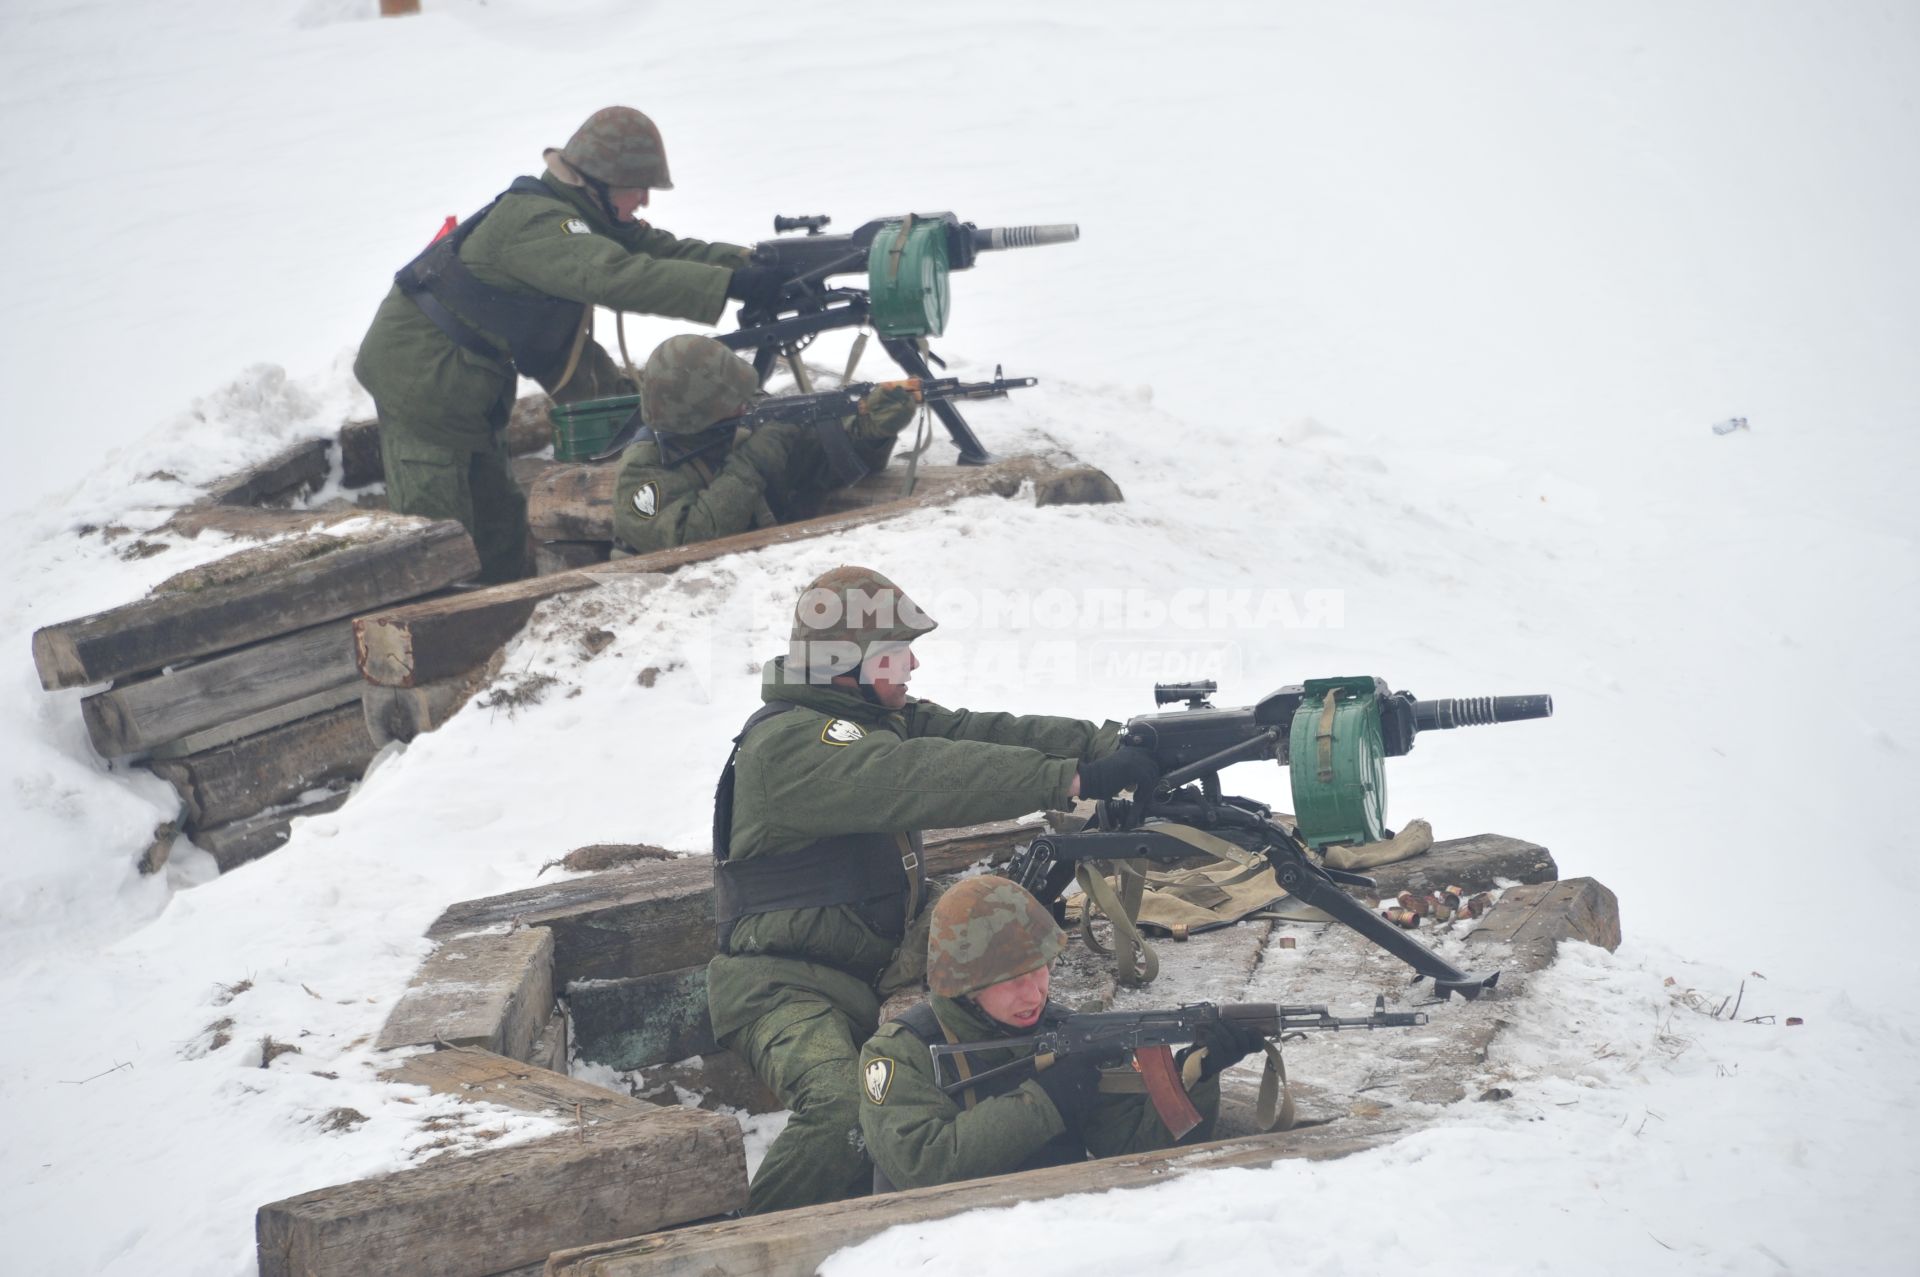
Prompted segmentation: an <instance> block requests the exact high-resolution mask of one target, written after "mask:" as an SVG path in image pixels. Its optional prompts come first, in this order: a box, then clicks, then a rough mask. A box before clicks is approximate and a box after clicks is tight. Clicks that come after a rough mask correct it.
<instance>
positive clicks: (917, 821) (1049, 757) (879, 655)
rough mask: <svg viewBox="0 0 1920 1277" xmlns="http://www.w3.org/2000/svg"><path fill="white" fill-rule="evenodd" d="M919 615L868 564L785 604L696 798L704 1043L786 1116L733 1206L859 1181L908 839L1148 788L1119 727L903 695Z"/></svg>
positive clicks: (901, 940) (765, 1206)
mask: <svg viewBox="0 0 1920 1277" xmlns="http://www.w3.org/2000/svg"><path fill="white" fill-rule="evenodd" d="M933 628H934V622H933V620H932V619H931V618H930V617H928V616H927V615H926V614H925V613H924V612H923V611H921V609H920V608H919V607H918V606H917V605H915V603H914V602H913V600H912V599H910V598H908V597H907V595H906V594H905V593H904V592H903V591H902V590H900V589H899V587H897V586H895V585H894V584H893V582H892V581H889V580H888V579H887V578H886V577H884V576H882V575H881V574H880V573H878V572H875V571H873V570H872V569H870V568H858V567H841V568H835V569H834V570H833V571H831V572H828V573H826V574H825V575H824V576H822V577H820V578H819V579H818V580H816V581H815V582H813V584H812V585H811V586H809V587H808V589H807V590H806V592H805V593H803V594H802V595H801V596H800V601H799V603H798V605H797V606H796V607H795V609H794V625H793V641H792V643H791V645H790V647H789V649H788V653H787V655H786V656H785V657H783V658H781V659H779V660H776V661H774V662H772V664H771V665H770V666H769V667H768V670H767V675H766V679H765V683H764V686H763V687H762V690H761V697H762V699H763V700H764V701H765V702H766V703H765V704H764V705H763V706H762V707H761V709H760V710H759V711H758V712H757V713H755V714H754V715H753V716H752V717H751V718H749V719H748V720H747V723H746V726H745V727H743V728H742V729H741V732H740V735H739V736H738V737H736V738H735V751H734V755H733V756H732V757H731V758H729V759H728V761H727V766H726V768H725V769H724V770H723V771H722V773H721V779H720V785H719V788H718V790H717V792H716V793H715V796H714V839H713V853H714V911H715V915H716V920H717V922H718V924H719V951H720V952H719V956H718V957H716V958H714V959H713V961H712V962H711V963H710V964H709V966H708V968H707V998H708V1010H709V1012H710V1014H711V1016H712V1021H713V1031H714V1035H715V1036H716V1037H717V1038H718V1039H719V1040H720V1042H721V1043H722V1044H723V1045H725V1046H727V1047H728V1048H730V1049H732V1050H734V1051H737V1052H739V1053H740V1055H741V1056H742V1057H743V1058H744V1059H745V1060H746V1061H747V1063H748V1064H749V1065H750V1066H751V1067H752V1068H753V1070H754V1072H755V1073H756V1074H758V1075H759V1077H760V1078H761V1080H762V1081H764V1082H766V1083H767V1085H768V1086H769V1087H771V1088H772V1089H773V1090H774V1092H775V1093H776V1094H777V1095H779V1097H780V1099H781V1100H782V1101H783V1102H784V1103H785V1104H786V1105H787V1107H788V1108H789V1109H790V1110H792V1117H791V1119H790V1120H789V1121H788V1124H787V1128H786V1130H785V1131H784V1132H782V1133H781V1135H780V1137H779V1138H778V1139H777V1140H775V1141H774V1143H773V1146H772V1147H771V1148H770V1149H769V1150H768V1152H767V1156H766V1160H765V1161H763V1162H762V1163H761V1165H760V1168H759V1171H758V1173H757V1174H756V1175H755V1176H754V1179H753V1183H752V1185H751V1187H750V1190H749V1196H748V1210H749V1211H753V1212H759V1211H768V1210H779V1209H783V1208H786V1207H790V1206H804V1205H809V1204H812V1203H816V1202H827V1201H837V1200H839V1199H841V1198H844V1197H851V1196H856V1195H859V1194H861V1193H864V1192H866V1191H868V1189H869V1187H870V1186H871V1183H872V1175H873V1170H872V1163H871V1162H869V1160H868V1158H867V1155H866V1151H865V1147H864V1142H863V1139H862V1136H861V1132H860V1102H861V1101H860V1075H859V1058H860V1044H861V1043H863V1042H865V1041H866V1040H867V1038H868V1037H870V1036H872V1034H873V1031H874V1030H875V1029H876V1028H877V1027H878V1022H879V1010H880V1003H881V1002H882V1001H883V1000H884V999H885V998H886V997H887V996H888V995H889V994H891V993H893V992H895V991H896V990H899V989H903V988H906V987H907V986H909V985H912V984H917V983H918V982H919V980H920V979H921V977H922V975H923V973H924V971H925V967H926V913H925V906H926V904H927V896H928V892H927V885H926V871H925V868H924V866H923V865H922V863H921V860H920V831H921V830H924V829H928V828H944V827H952V826H958V825H971V824H976V823H979V822H981V821H988V820H1000V819H1005V818H1007V817H1011V816H1018V815H1022V814H1024V813H1026V812H1031V811H1038V810H1041V809H1043V808H1051V807H1059V806H1062V805H1064V804H1066V803H1068V802H1070V801H1071V800H1072V799H1074V798H1075V797H1077V796H1080V795H1085V796H1088V797H1111V796H1112V795H1114V794H1116V793H1118V792H1119V791H1120V790H1122V789H1125V788H1131V787H1132V786H1134V785H1137V784H1150V783H1152V781H1153V780H1155V779H1157V778H1158V775H1159V771H1158V769H1157V768H1156V767H1155V765H1154V763H1153V758H1152V756H1151V755H1150V754H1148V753H1147V752H1146V751H1144V750H1139V749H1133V748H1119V749H1116V748H1115V745H1116V743H1117V740H1118V737H1119V732H1120V728H1119V726H1118V724H1114V723H1107V724H1105V725H1095V724H1093V723H1089V722H1084V721H1081V720H1078V719H1070V718H1052V717H1046V716H1040V715H1028V716H1016V715H1012V714H998V713H977V712H972V711H968V710H952V709H944V708H942V707H940V706H938V705H935V704H933V703H931V702H929V701H923V700H919V699H917V698H915V697H912V696H909V695H908V693H907V683H908V680H909V679H910V678H911V676H912V671H913V669H914V667H915V666H916V665H917V664H918V661H917V660H916V658H915V657H914V656H913V653H912V651H911V649H910V647H909V644H911V643H912V642H913V640H914V639H916V638H918V637H919V636H921V635H923V634H926V633H928V632H929V631H931V630H932V629H933Z"/></svg>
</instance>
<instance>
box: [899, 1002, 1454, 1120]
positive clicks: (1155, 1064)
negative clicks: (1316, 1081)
mask: <svg viewBox="0 0 1920 1277" xmlns="http://www.w3.org/2000/svg"><path fill="white" fill-rule="evenodd" d="M1222 1021H1224V1022H1225V1023H1227V1024H1230V1025H1232V1026H1234V1027H1236V1028H1239V1029H1247V1030H1251V1031H1252V1032H1254V1033H1256V1034H1258V1035H1259V1036H1260V1037H1263V1038H1266V1039H1267V1040H1268V1041H1277V1040H1279V1039H1280V1038H1283V1037H1285V1036H1287V1035H1289V1034H1294V1033H1302V1032H1306V1031H1309V1030H1325V1031H1328V1032H1338V1031H1340V1030H1342V1029H1397V1028H1411V1027H1415V1026H1418V1025H1422V1024H1425V1023H1426V1022H1427V1017H1426V1014H1425V1013H1424V1012H1421V1011H1389V1010H1387V1004H1386V999H1385V998H1384V997H1375V998H1374V1001H1373V1014H1372V1015H1369V1016H1353V1017H1341V1016H1335V1015H1328V1014H1327V1008H1326V1007H1325V1006H1324V1005H1318V1004H1316V1005H1313V1006H1282V1005H1280V1004H1278V1003H1273V1002H1239V1003H1228V1004H1227V1005H1225V1006H1216V1005H1215V1004H1213V1003H1211V1002H1195V1003H1192V1004H1190V1005H1188V1006H1183V1007H1176V1008H1174V1009H1173V1010H1171V1011H1098V1012H1090V1013H1085V1014H1080V1015H1069V1016H1063V1017H1062V1018H1060V1019H1059V1020H1056V1021H1054V1022H1053V1023H1051V1024H1049V1025H1048V1026H1047V1027H1046V1028H1044V1029H1042V1030H1040V1031H1039V1032H1037V1033H1030V1034H1028V1035H1026V1036H1025V1037H1018V1038H996V1039H994V1040H993V1041H991V1042H959V1043H954V1044H951V1045H944V1044H935V1045H933V1046H932V1047H930V1048H929V1049H930V1050H931V1051H932V1053H933V1076H934V1081H935V1082H936V1083H937V1084H938V1085H939V1087H940V1089H941V1090H942V1091H945V1092H946V1093H947V1094H948V1095H955V1094H958V1093H959V1092H961V1091H964V1090H967V1089H968V1088H969V1087H976V1086H979V1085H981V1084H982V1083H984V1082H990V1081H992V1080H993V1079H995V1078H997V1077H1001V1076H1004V1075H1008V1074H1012V1073H1015V1072H1024V1071H1029V1070H1031V1071H1033V1072H1036V1073H1037V1072H1040V1071H1041V1070H1043V1069H1047V1068H1050V1067H1051V1066H1052V1065H1053V1062H1054V1060H1055V1059H1057V1058H1060V1057H1063V1056H1068V1055H1077V1054H1082V1053H1091V1054H1093V1055H1094V1056H1095V1057H1096V1058H1098V1059H1100V1060H1101V1061H1102V1062H1108V1061H1111V1062H1112V1063H1115V1064H1118V1063H1120V1062H1121V1060H1122V1059H1123V1058H1124V1057H1128V1056H1131V1057H1132V1061H1133V1063H1134V1065H1135V1067H1137V1068H1138V1069H1139V1071H1140V1076H1141V1079H1142V1080H1143V1081H1144V1082H1145V1084H1146V1089H1147V1098H1148V1099H1150V1100H1151V1101H1152V1102H1153V1107H1154V1111H1155V1112H1157V1113H1159V1114H1160V1120H1161V1121H1162V1122H1164V1123H1166V1127H1167V1130H1168V1132H1169V1133H1170V1134H1172V1136H1173V1137H1174V1138H1175V1139H1180V1138H1181V1137H1183V1136H1184V1135H1186V1133H1187V1132H1188V1131H1191V1130H1192V1129H1193V1128H1194V1127H1196V1126H1198V1125H1199V1124H1200V1120H1201V1119H1200V1112H1199V1110H1198V1109H1196V1108H1194V1106H1193V1101H1192V1100H1190V1099H1188V1098H1187V1090H1186V1087H1184V1086H1183V1085H1181V1082H1180V1074H1179V1070H1178V1068H1177V1067H1176V1066H1175V1064H1174V1059H1173V1048H1174V1047H1176V1046H1187V1045H1189V1044H1191V1043H1194V1042H1197V1041H1199V1040H1200V1039H1201V1038H1202V1037H1203V1036H1205V1030H1206V1028H1207V1026H1209V1025H1210V1024H1214V1023H1219V1022H1222ZM1009 1047H1032V1048H1033V1054H1031V1055H1026V1056H1022V1057H1021V1058H1020V1059H1017V1060H1013V1061H1011V1062H1009V1063H1006V1064H1002V1065H1000V1066H999V1067H997V1068H991V1069H986V1070H984V1071H982V1072H979V1073H975V1074H972V1075H971V1076H956V1077H955V1078H954V1079H953V1080H952V1081H948V1080H947V1079H946V1077H945V1076H944V1074H945V1073H947V1072H957V1068H956V1066H955V1062H954V1059H953V1057H955V1056H959V1055H964V1054H965V1053H967V1052H968V1051H983V1050H1001V1051H1003V1050H1006V1049H1008V1048H1009ZM1265 1103H1266V1101H1264V1100H1263V1106H1264V1104H1265Z"/></svg>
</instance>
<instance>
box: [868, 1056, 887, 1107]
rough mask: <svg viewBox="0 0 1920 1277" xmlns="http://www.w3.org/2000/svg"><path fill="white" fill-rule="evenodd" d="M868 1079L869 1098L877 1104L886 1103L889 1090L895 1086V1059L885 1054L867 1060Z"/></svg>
mask: <svg viewBox="0 0 1920 1277" xmlns="http://www.w3.org/2000/svg"><path fill="white" fill-rule="evenodd" d="M866 1081H867V1099H869V1100H871V1101H872V1102H873V1103H875V1104H885V1103H886V1102H887V1091H888V1089H889V1088H890V1087H892V1086H893V1061H892V1060H889V1059H888V1058H887V1057H886V1056H884V1055H879V1056H875V1057H874V1058H873V1059H871V1060H869V1061H867V1072H866Z"/></svg>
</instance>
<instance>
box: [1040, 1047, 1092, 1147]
mask: <svg viewBox="0 0 1920 1277" xmlns="http://www.w3.org/2000/svg"><path fill="white" fill-rule="evenodd" d="M1033 1080H1034V1081H1036V1082H1038V1083H1039V1084H1040V1089H1041V1090H1043V1091H1045V1092H1046V1093H1047V1098H1048V1099H1050V1100H1052V1101H1053V1107H1054V1109H1055V1111H1057V1112H1058V1113H1059V1114H1060V1120H1061V1121H1062V1122H1064V1123H1066V1126H1067V1133H1068V1134H1070V1135H1074V1136H1078V1135H1079V1134H1080V1132H1081V1130H1082V1128H1083V1127H1084V1126H1085V1125H1086V1120H1087V1115H1088V1114H1089V1113H1091V1112H1093V1106H1094V1104H1095V1103H1097V1102H1098V1101H1099V1098H1100V1091H1099V1087H1100V1066H1099V1063H1098V1061H1096V1060H1095V1059H1094V1058H1093V1056H1092V1055H1091V1054H1081V1055H1066V1056H1061V1057H1059V1058H1057V1059H1055V1060H1054V1062H1053V1066H1052V1067H1051V1068H1046V1069H1042V1070H1040V1072H1038V1073H1035V1074H1034V1075H1033Z"/></svg>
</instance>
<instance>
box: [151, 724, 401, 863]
mask: <svg viewBox="0 0 1920 1277" xmlns="http://www.w3.org/2000/svg"><path fill="white" fill-rule="evenodd" d="M374 749H375V746H374V743H373V738H372V737H371V736H369V735H368V734H367V725H366V720H365V717H364V716H363V715H362V714H361V712H360V706H359V704H358V699H357V698H356V699H355V702H354V703H352V704H348V705H343V706H341V707H340V708H339V709H333V710H328V711H327V712H326V713H324V714H316V715H314V716H313V717H311V718H303V719H301V720H300V721H298V722H295V723H288V724H286V725H285V726H283V727H276V728H273V729H272V730H271V731H265V732H261V733H260V734H258V735H257V736H249V737H247V738H246V739H244V740H238V741H235V742H233V743H232V744H230V745H222V746H220V747H219V748H217V749H211V750H208V751H206V752H205V753H201V754H190V755H188V756H187V757H185V758H174V759H155V760H153V761H151V762H150V763H148V767H149V768H150V769H151V770H152V771H153V773H154V774H155V775H157V776H159V777H160V778H161V779H162V780H165V781H167V782H169V783H170V784H172V785H173V787H174V789H175V790H176V791H177V792H178V793H179V795H180V799H181V802H182V803H183V805H184V806H185V807H186V811H187V827H188V829H189V830H191V831H198V830H201V829H209V828H212V827H213V826H216V825H224V824H227V823H228V822H229V821H235V820H241V819H244V818H246V817H248V816H252V815H255V814H257V813H259V812H263V811H265V810H266V809H267V808H269V807H277V806H280V805H282V804H284V803H289V802H292V801H294V800H295V799H297V798H299V797H300V795H301V794H303V793H305V792H306V791H308V790H310V789H321V788H331V787H335V786H336V785H337V784H339V783H341V782H345V781H352V780H358V779H359V778H360V775H361V773H362V772H364V771H366V769H367V763H368V761H369V760H371V759H372V757H373V755H374Z"/></svg>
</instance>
